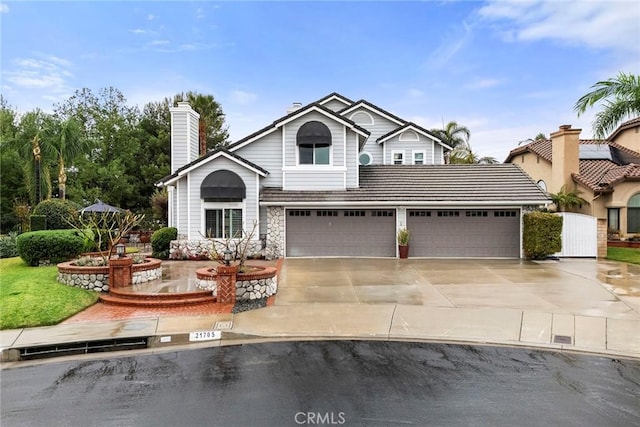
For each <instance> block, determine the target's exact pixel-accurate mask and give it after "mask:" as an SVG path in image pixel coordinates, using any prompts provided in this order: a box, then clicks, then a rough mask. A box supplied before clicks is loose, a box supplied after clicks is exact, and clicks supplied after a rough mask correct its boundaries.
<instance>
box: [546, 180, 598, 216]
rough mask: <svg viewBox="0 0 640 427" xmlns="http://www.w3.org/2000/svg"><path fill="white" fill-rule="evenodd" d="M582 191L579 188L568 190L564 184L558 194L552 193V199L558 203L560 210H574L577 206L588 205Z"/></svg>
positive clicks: (555, 203) (554, 202)
mask: <svg viewBox="0 0 640 427" xmlns="http://www.w3.org/2000/svg"><path fill="white" fill-rule="evenodd" d="M580 194H581V193H580V192H579V191H577V190H574V191H569V192H567V189H566V186H564V185H563V186H562V187H561V188H560V191H558V192H557V193H556V194H551V195H550V196H551V200H552V201H553V204H554V205H556V207H557V208H558V210H559V211H560V212H565V211H567V210H569V211H570V210H573V209H575V208H581V207H582V206H583V205H588V204H589V202H587V201H586V200H585V199H583V198H582V197H580Z"/></svg>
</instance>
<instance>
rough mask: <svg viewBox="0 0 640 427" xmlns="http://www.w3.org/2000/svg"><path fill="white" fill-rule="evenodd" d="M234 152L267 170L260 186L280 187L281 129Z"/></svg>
mask: <svg viewBox="0 0 640 427" xmlns="http://www.w3.org/2000/svg"><path fill="white" fill-rule="evenodd" d="M234 153H236V154H237V155H239V156H240V157H242V158H245V159H247V160H249V161H250V162H252V163H255V164H256V165H258V166H260V167H261V168H263V169H265V170H266V171H268V172H269V175H267V176H266V178H261V182H260V185H261V186H265V187H282V130H277V131H275V132H271V133H270V134H269V135H266V136H264V137H263V138H260V139H259V140H256V141H253V142H252V143H250V144H248V145H245V146H244V147H242V148H240V149H238V150H236V151H234ZM294 161H295V160H294Z"/></svg>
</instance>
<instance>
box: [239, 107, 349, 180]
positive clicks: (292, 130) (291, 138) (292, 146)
mask: <svg viewBox="0 0 640 427" xmlns="http://www.w3.org/2000/svg"><path fill="white" fill-rule="evenodd" d="M315 120H317V121H319V122H321V123H324V124H325V125H327V127H328V128H329V131H330V132H331V150H332V153H333V156H332V161H333V166H344V144H345V141H344V125H342V124H340V123H337V122H336V121H334V120H333V119H330V118H329V117H327V116H325V115H324V114H321V113H318V112H315V111H312V112H310V113H308V114H305V115H304V116H302V117H300V118H298V119H296V120H293V121H291V122H289V123H287V124H286V125H285V130H284V132H285V166H287V167H289V166H296V162H297V152H298V146H297V145H296V135H297V133H298V129H300V127H301V126H302V125H304V124H305V123H307V122H310V121H315ZM278 153H281V151H278ZM247 160H249V159H247ZM257 164H260V165H261V163H260V162H257ZM285 185H286V183H285Z"/></svg>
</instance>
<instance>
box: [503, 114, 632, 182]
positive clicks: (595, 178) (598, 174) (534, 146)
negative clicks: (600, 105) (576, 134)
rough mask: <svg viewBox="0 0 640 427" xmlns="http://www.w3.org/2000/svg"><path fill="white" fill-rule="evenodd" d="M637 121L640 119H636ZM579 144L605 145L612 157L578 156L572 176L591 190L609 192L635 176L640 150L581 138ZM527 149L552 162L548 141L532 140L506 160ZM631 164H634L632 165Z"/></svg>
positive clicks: (549, 141) (512, 152) (508, 160)
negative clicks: (575, 171)
mask: <svg viewBox="0 0 640 427" xmlns="http://www.w3.org/2000/svg"><path fill="white" fill-rule="evenodd" d="M636 120H638V122H640V118H639V119H636ZM578 142H579V144H580V145H590V144H600V145H606V146H608V147H609V150H610V152H611V159H612V160H605V159H599V160H590V159H580V162H579V171H578V173H577V174H575V173H574V174H573V179H574V180H575V181H577V182H579V183H581V184H583V185H585V186H587V187H588V188H590V189H591V190H594V191H611V189H612V186H613V185H614V184H616V183H618V182H620V181H624V180H626V179H635V178H637V175H636V174H637V168H638V165H640V153H638V152H636V151H633V150H631V149H629V148H627V147H625V146H622V145H620V144H617V143H615V142H609V141H605V140H600V139H581V140H579V141H578ZM527 152H531V153H534V154H536V155H538V156H540V157H541V158H543V159H545V160H546V161H548V162H550V163H551V162H552V161H553V156H552V153H551V140H548V139H546V140H538V141H533V142H531V143H529V144H527V145H523V146H521V147H517V148H515V149H513V150H511V152H510V153H509V156H508V157H507V159H506V162H510V161H511V160H512V159H513V158H514V157H516V156H518V155H521V154H524V153H527ZM632 166H635V168H634V167H632Z"/></svg>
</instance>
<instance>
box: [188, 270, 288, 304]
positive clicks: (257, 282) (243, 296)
mask: <svg viewBox="0 0 640 427" xmlns="http://www.w3.org/2000/svg"><path fill="white" fill-rule="evenodd" d="M276 274H277V270H276V269H275V268H266V269H265V271H264V272H262V271H259V272H256V273H248V274H238V275H237V276H236V299H237V300H239V301H249V300H255V299H260V298H267V297H270V296H271V295H274V294H275V293H276V292H277V291H278V276H277V275H276ZM263 276H268V277H263ZM196 286H197V287H198V288H200V289H205V290H208V291H211V292H212V293H213V296H217V295H218V288H217V285H216V274H215V270H212V269H210V268H201V269H199V270H197V271H196Z"/></svg>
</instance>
